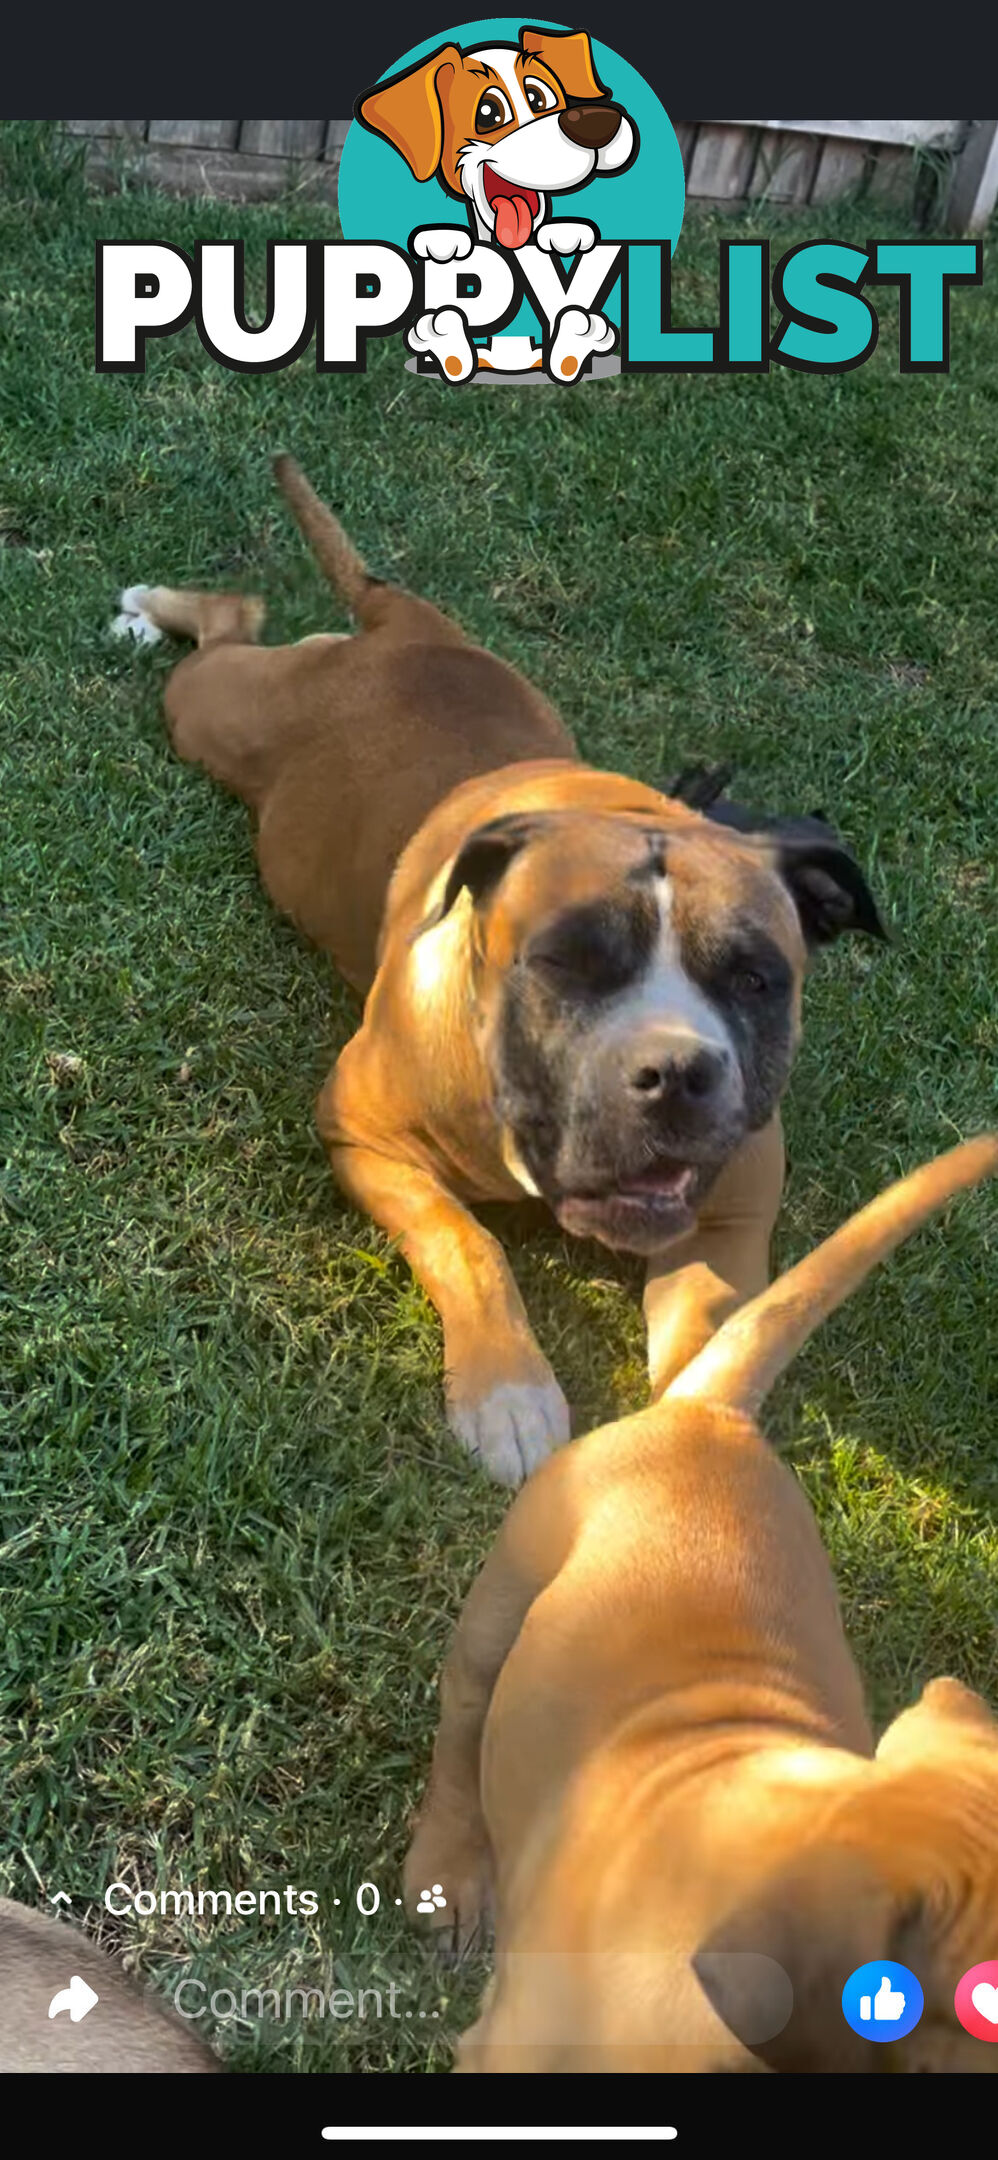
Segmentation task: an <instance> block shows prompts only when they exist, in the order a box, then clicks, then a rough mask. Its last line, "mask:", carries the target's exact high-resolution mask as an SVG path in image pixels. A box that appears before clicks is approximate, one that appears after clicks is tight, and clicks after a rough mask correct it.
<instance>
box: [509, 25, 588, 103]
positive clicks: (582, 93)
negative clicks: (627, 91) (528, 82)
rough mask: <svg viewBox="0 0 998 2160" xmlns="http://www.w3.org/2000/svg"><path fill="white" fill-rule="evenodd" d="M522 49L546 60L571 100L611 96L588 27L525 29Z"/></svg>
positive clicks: (521, 38) (546, 63)
mask: <svg viewBox="0 0 998 2160" xmlns="http://www.w3.org/2000/svg"><path fill="white" fill-rule="evenodd" d="M520 49H521V51H522V52H524V53H528V54H530V55H531V57H532V58H535V59H537V60H543V62H544V65H545V67H549V68H550V70H551V73H552V75H556V76H557V78H558V81H559V82H560V84H561V87H562V89H563V90H564V92H565V96H566V97H567V98H568V99H569V101H571V100H572V99H573V98H579V99H589V98H602V97H609V95H610V92H609V90H608V89H607V87H606V84H605V83H602V82H600V79H599V76H598V75H597V73H596V65H595V62H594V60H593V48H592V46H591V44H590V42H589V33H588V31H587V30H568V31H565V30H528V29H523V30H521V32H520Z"/></svg>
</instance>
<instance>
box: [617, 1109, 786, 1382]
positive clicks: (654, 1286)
mask: <svg viewBox="0 0 998 2160" xmlns="http://www.w3.org/2000/svg"><path fill="white" fill-rule="evenodd" d="M784 1168H785V1158H784V1150H783V1131H782V1126H781V1123H780V1118H779V1115H777V1116H775V1117H773V1118H771V1120H770V1122H769V1124H768V1125H767V1126H766V1127H765V1128H764V1130H763V1131H762V1132H760V1133H754V1134H753V1135H752V1137H751V1138H750V1139H749V1140H747V1141H746V1142H745V1145H744V1146H743V1147H742V1148H740V1149H739V1151H738V1153H737V1155H736V1156H734V1157H733V1159H732V1161H731V1162H730V1163H729V1164H728V1166H727V1169H725V1170H723V1171H722V1173H721V1175H720V1177H719V1178H718V1180H717V1183H716V1185H715V1186H714V1188H713V1191H712V1192H711V1193H710V1194H709V1195H708V1197H707V1200H706V1202H705V1204H704V1207H703V1209H702V1210H701V1214H700V1220H699V1222H698V1224H697V1228H696V1230H695V1232H694V1234H693V1236H692V1237H691V1238H690V1239H688V1240H687V1241H685V1242H684V1243H683V1244H681V1245H677V1246H676V1247H675V1248H674V1249H669V1248H667V1249H666V1250H665V1251H664V1252H663V1253H661V1254H660V1255H658V1256H657V1257H655V1258H653V1259H652V1260H650V1261H649V1264H648V1275H647V1280H646V1283H645V1296H644V1308H645V1322H646V1326H647V1329H648V1373H649V1378H650V1381H651V1392H652V1399H653V1400H654V1399H655V1398H656V1397H657V1396H659V1395H661V1394H662V1393H663V1392H664V1390H665V1389H666V1388H667V1387H668V1385H669V1382H670V1381H671V1380H674V1379H675V1378H676V1375H677V1373H681V1372H682V1371H683V1369H684V1367H685V1366H687V1365H688V1364H689V1363H690V1362H691V1360H692V1359H693V1358H695V1357H696V1355H697V1353H698V1351H700V1350H702V1349H703V1347H704V1345H705V1343H708V1342H709V1341H710V1338H711V1336H712V1335H713V1334H715V1333H716V1331H717V1329H718V1328H719V1327H720V1325H721V1322H722V1320H725V1319H726V1318H727V1316H728V1314H729V1313H731V1312H734V1310H735V1308H736V1306H738V1305H744V1304H745V1303H746V1302H747V1300H748V1299H749V1298H753V1297H757V1296H758V1295H759V1292H760V1291H761V1290H764V1289H765V1287H766V1284H767V1283H768V1281H769V1245H770V1239H771V1237H772V1234H773V1225H774V1223H775V1221H776V1216H777V1213H778V1210H779V1205H780V1198H781V1195H782V1191H783V1174H784Z"/></svg>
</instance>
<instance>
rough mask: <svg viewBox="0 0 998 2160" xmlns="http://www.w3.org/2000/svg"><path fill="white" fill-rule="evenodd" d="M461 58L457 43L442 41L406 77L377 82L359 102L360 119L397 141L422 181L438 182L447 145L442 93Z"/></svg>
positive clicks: (356, 108) (394, 144) (393, 143)
mask: <svg viewBox="0 0 998 2160" xmlns="http://www.w3.org/2000/svg"><path fill="white" fill-rule="evenodd" d="M460 60H461V55H460V53H459V51H458V49H457V46H456V45H442V46H441V47H440V50H439V52H435V53H432V54H431V55H430V57H429V59H428V60H419V61H417V63H416V66H415V67H411V68H408V69H407V70H406V73H405V74H404V75H396V76H395V77H394V79H393V80H392V81H391V82H383V83H375V84H374V87H373V89H371V90H365V91H364V94H363V96H362V97H359V98H358V99H357V103H356V105H355V106H354V111H355V113H356V115H357V118H358V120H361V121H363V124H364V126H365V127H368V128H370V129H371V132H372V134H374V135H383V136H384V137H385V139H386V141H387V142H390V143H391V146H392V149H393V150H397V151H398V152H399V155H400V157H404V159H405V161H406V164H407V165H408V167H409V169H410V171H411V172H412V173H413V174H414V175H415V178H416V179H417V180H432V178H433V175H434V173H435V172H436V170H437V167H438V165H439V163H440V156H441V152H442V150H443V143H444V116H443V111H442V109H441V104H440V93H441V91H445V90H446V88H447V85H448V83H449V82H450V81H451V79H452V77H453V74H454V69H455V66H458V65H460Z"/></svg>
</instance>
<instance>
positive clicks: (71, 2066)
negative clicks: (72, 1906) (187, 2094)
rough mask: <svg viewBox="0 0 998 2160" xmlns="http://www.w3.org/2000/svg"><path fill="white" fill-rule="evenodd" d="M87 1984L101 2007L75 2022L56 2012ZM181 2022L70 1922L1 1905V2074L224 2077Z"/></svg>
mask: <svg viewBox="0 0 998 2160" xmlns="http://www.w3.org/2000/svg"><path fill="white" fill-rule="evenodd" d="M73 1978H75V1979H76V1980H77V1982H78V1983H79V1981H83V1982H85V1984H86V1986H87V1987H88V1988H89V1989H90V1990H91V1991H92V1992H93V1994H94V1995H96V1996H97V1998H98V2000H97V2002H96V2004H95V2005H94V2006H93V2007H91V2008H90V2010H89V2011H87V2012H86V2014H85V2015H83V2016H82V2017H81V2016H77V2017H76V2019H75V2020H74V2018H73V2016H72V2015H71V2008H70V2007H67V2008H66V2009H64V2010H61V2011H59V2012H58V2013H57V2015H56V2016H55V2017H50V2016H49V2006H50V2004H51V2003H53V2002H54V2001H55V1998H56V1996H57V1995H62V1994H64V1993H65V1991H66V1990H67V1989H68V1988H69V1984H70V1981H71V1979H73ZM221 2068H222V2065H221V2063H220V2062H219V2061H218V2059H217V2057H216V2056H214V2055H213V2054H212V2053H211V2051H210V2049H208V2048H206V2047H204V2046H203V2045H202V2043H201V2041H200V2040H196V2039H195V2037H194V2034H193V2032H192V2031H191V2030H190V2027H189V2026H188V2025H185V2023H184V2021H183V2019H182V2018H180V2017H178V2016H176V2015H175V2013H173V2012H172V2011H170V2010H168V2009H167V2007H166V2005H165V2004H164V2003H161V2002H160V2001H159V2000H158V1999H157V1998H156V1997H155V1996H153V1995H143V1994H142V1993H141V1992H140V1990H139V1989H138V1988H137V1987H134V1986H133V1985H132V1982H131V1981H130V1980H128V1979H126V1977H125V1975H124V1973H123V1972H122V1970H121V1967H120V1966H119V1965H118V1964H116V1962H115V1960H114V1959H113V1958H110V1957H106V1956H105V1955H104V1953H103V1951H101V1950H97V1949H95V1948H94V1946H93V1944H92V1943H89V1942H88V1941H87V1939H86V1937H85V1936H84V1935H81V1934H80V1933H79V1932H78V1930H77V1929H76V1928H73V1927H69V1926H68V1925H67V1923H66V1922H65V1921H64V1920H51V1919H49V1918H48V1916H47V1915H46V1914H45V1913H37V1912H32V1911H31V1909H30V1907H28V1906H26V1905H15V1904H13V1903H12V1902H11V1900H10V1899H9V1898H0V2073H5V2072H8V2071H35V2072H38V2071H49V2072H57V2071H68V2072H73V2071H76V2072H79V2071H94V2072H98V2073H100V2074H102V2075H106V2074H107V2073H108V2072H109V2071H125V2072H134V2071H153V2070H160V2071H162V2070H168V2071H173V2072H177V2071H185V2072H187V2071H220V2070H221Z"/></svg>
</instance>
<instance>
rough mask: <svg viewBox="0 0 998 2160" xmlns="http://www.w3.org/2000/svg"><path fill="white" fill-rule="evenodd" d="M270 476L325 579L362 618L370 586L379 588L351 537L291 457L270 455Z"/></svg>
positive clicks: (376, 579)
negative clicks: (271, 472) (275, 482)
mask: <svg viewBox="0 0 998 2160" xmlns="http://www.w3.org/2000/svg"><path fill="white" fill-rule="evenodd" d="M274 477H275V479H276V481H277V485H278V487H279V488H280V489H281V492H282V494H283V495H285V496H286V498H287V500H288V502H289V503H290V505H291V509H292V512H293V514H294V517H295V520H296V523H297V524H298V525H299V526H300V528H301V531H302V532H303V533H304V535H305V538H306V540H307V541H308V544H309V547H310V548H311V549H312V552H313V554H314V555H315V558H316V561H317V563H318V564H319V568H320V569H321V570H322V571H323V572H324V573H325V575H326V577H327V578H328V579H329V582H330V584H331V586H332V587H333V590H334V592H338V593H339V594H340V595H341V596H342V598H343V599H344V600H345V601H346V604H347V606H348V608H349V609H350V611H351V613H352V614H354V615H356V616H357V617H358V619H359V620H360V621H361V622H362V621H363V620H364V614H365V603H366V601H367V598H368V595H369V593H370V591H371V588H372V586H374V587H377V588H378V589H379V590H380V586H381V580H380V579H379V578H372V577H371V576H370V574H369V572H368V569H367V565H366V563H365V562H364V561H363V560H362V558H361V556H360V555H358V553H357V550H356V548H355V547H354V545H353V542H352V540H348V539H347V536H346V533H345V532H344V530H343V527H342V525H341V524H340V522H339V519H338V518H335V517H334V516H333V513H332V511H331V510H327V508H326V505H325V503H323V502H320V501H319V497H318V496H317V494H316V492H315V489H314V488H312V487H310V486H309V483H308V481H307V480H306V478H305V475H304V473H303V472H302V470H301V467H300V466H299V465H296V463H295V460H294V458H293V457H283V456H282V457H276V458H275V459H274Z"/></svg>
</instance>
